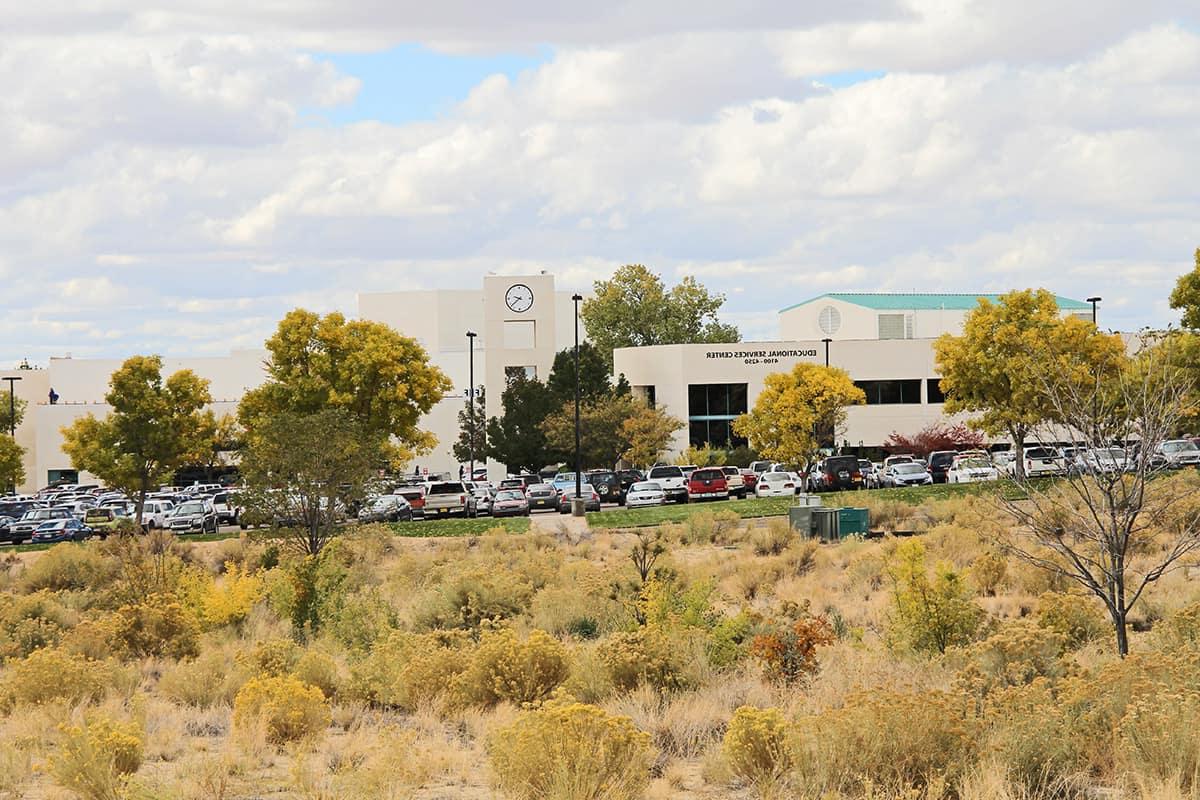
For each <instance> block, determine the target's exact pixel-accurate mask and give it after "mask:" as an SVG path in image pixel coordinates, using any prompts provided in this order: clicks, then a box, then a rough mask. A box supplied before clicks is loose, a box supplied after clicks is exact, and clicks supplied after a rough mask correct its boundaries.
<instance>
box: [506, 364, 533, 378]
mask: <svg viewBox="0 0 1200 800" xmlns="http://www.w3.org/2000/svg"><path fill="white" fill-rule="evenodd" d="M518 376H519V377H522V378H525V379H526V380H530V381H535V380H537V367H505V368H504V379H505V380H506V381H511V380H513V379H514V378H517V377H518Z"/></svg>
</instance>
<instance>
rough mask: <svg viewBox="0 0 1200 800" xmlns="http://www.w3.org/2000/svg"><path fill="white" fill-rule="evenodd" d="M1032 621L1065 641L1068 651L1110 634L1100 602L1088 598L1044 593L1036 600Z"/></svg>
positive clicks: (1108, 623) (1092, 597)
mask: <svg viewBox="0 0 1200 800" xmlns="http://www.w3.org/2000/svg"><path fill="white" fill-rule="evenodd" d="M1036 617H1037V621H1038V624H1039V625H1041V626H1042V627H1044V628H1049V629H1050V630H1052V631H1057V632H1059V633H1061V634H1062V635H1063V636H1064V637H1066V642H1067V646H1068V647H1069V648H1071V649H1075V648H1077V647H1079V646H1081V645H1084V644H1087V643H1088V642H1090V641H1092V640H1093V639H1098V638H1100V637H1101V636H1103V635H1105V634H1106V633H1109V634H1111V632H1112V625H1111V623H1110V622H1109V621H1108V618H1107V617H1106V616H1105V615H1104V613H1103V612H1102V611H1101V605H1100V601H1099V600H1098V599H1097V598H1096V597H1094V596H1090V595H1080V594H1064V593H1062V592H1046V593H1045V594H1043V595H1042V596H1041V597H1040V598H1038V606H1037V613H1036Z"/></svg>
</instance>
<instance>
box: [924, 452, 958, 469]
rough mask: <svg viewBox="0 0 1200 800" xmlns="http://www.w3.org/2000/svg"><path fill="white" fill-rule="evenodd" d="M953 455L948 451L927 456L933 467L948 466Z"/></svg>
mask: <svg viewBox="0 0 1200 800" xmlns="http://www.w3.org/2000/svg"><path fill="white" fill-rule="evenodd" d="M955 455H956V454H955V453H949V452H946V453H934V454H933V455H931V456H929V464H930V466H935V467H941V466H949V464H950V462H951V461H953V460H954V456H955Z"/></svg>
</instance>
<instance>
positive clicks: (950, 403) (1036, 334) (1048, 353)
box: [934, 289, 1125, 479]
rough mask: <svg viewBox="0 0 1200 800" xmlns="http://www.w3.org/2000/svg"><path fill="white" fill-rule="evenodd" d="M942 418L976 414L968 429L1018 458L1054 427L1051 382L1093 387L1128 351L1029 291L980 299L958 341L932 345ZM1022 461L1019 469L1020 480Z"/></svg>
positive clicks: (1050, 298)
mask: <svg viewBox="0 0 1200 800" xmlns="http://www.w3.org/2000/svg"><path fill="white" fill-rule="evenodd" d="M934 353H935V356H936V358H937V365H938V370H939V371H940V372H941V375H942V380H941V389H942V392H943V393H944V394H945V396H946V405H945V411H946V413H947V414H953V413H957V412H961V411H968V412H976V413H977V416H975V417H973V418H972V419H971V420H970V421H969V424H970V425H971V426H972V427H974V428H978V429H979V430H982V431H984V432H985V433H988V434H990V435H992V436H1000V435H1007V436H1008V437H1009V438H1011V439H1012V442H1013V445H1014V446H1015V447H1016V452H1018V453H1020V452H1021V449H1022V448H1023V447H1024V446H1025V442H1026V440H1027V438H1028V436H1029V434H1030V432H1031V431H1033V429H1034V428H1036V427H1037V426H1039V425H1043V424H1044V423H1046V422H1054V421H1056V411H1055V404H1054V402H1053V401H1052V399H1051V398H1050V396H1049V394H1048V392H1047V389H1046V386H1047V381H1046V378H1045V376H1046V375H1054V376H1055V379H1056V381H1059V382H1063V381H1066V382H1068V383H1078V384H1094V383H1095V382H1097V381H1102V380H1104V379H1105V378H1106V377H1108V376H1112V375H1115V374H1117V373H1118V372H1120V370H1121V368H1122V366H1123V365H1124V363H1125V362H1124V359H1125V345H1124V343H1123V342H1122V341H1121V339H1120V337H1118V336H1113V335H1109V334H1103V333H1100V332H1099V331H1098V330H1097V328H1096V326H1095V325H1094V324H1092V323H1091V322H1090V321H1088V320H1083V319H1080V318H1079V317H1077V316H1074V315H1068V316H1063V315H1062V312H1061V311H1060V310H1059V307H1058V301H1057V300H1056V299H1055V297H1054V295H1053V294H1051V293H1050V292H1048V291H1046V290H1045V289H1038V290H1036V291H1035V290H1032V289H1025V290H1023V291H1016V292H1009V293H1008V294H1005V295H1001V296H1000V298H999V302H996V303H993V302H991V301H990V300H988V299H986V298H980V300H979V306H978V307H977V308H976V309H975V310H973V311H972V312H971V313H969V314H968V315H967V318H966V321H965V322H964V324H963V332H962V335H961V336H954V335H952V334H944V335H943V336H942V337H941V338H939V339H938V340H937V341H936V342H935V343H934ZM1024 463H1025V462H1024V460H1023V459H1021V458H1017V459H1016V460H1015V461H1014V464H1015V466H1016V469H1017V473H1016V475H1017V478H1018V479H1023V478H1024V477H1025V476H1024Z"/></svg>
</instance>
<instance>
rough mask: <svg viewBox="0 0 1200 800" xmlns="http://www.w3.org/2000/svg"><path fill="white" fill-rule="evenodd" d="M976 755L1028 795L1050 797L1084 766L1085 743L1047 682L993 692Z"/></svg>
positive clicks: (1038, 679) (1014, 686)
mask: <svg viewBox="0 0 1200 800" xmlns="http://www.w3.org/2000/svg"><path fill="white" fill-rule="evenodd" d="M983 711H984V713H983V718H984V730H983V731H982V732H981V733H980V745H979V750H980V754H981V755H983V756H985V757H987V758H989V759H990V760H992V761H993V762H995V763H997V764H999V765H1001V767H1002V768H1003V769H1004V772H1005V777H1006V778H1007V779H1008V780H1009V781H1011V782H1013V783H1014V784H1016V785H1017V786H1020V787H1023V788H1024V789H1025V791H1026V792H1028V795H1027V796H1029V797H1043V796H1048V795H1052V794H1054V793H1055V791H1056V790H1059V789H1061V787H1062V786H1063V785H1064V782H1065V781H1066V780H1068V779H1069V778H1070V777H1071V776H1072V775H1075V774H1077V773H1078V772H1079V771H1080V770H1081V769H1083V768H1085V767H1086V765H1087V755H1086V753H1085V752H1084V751H1083V749H1082V748H1081V747H1080V744H1081V743H1082V742H1083V741H1084V740H1083V739H1082V738H1081V736H1080V732H1079V731H1077V730H1075V729H1074V721H1073V719H1072V718H1071V716H1070V715H1069V714H1067V713H1065V710H1064V708H1063V707H1062V706H1061V705H1060V704H1059V703H1058V701H1057V698H1056V697H1055V692H1054V687H1053V685H1052V684H1051V682H1050V681H1049V680H1047V679H1046V678H1035V679H1034V680H1033V681H1031V682H1030V683H1027V684H1022V685H1011V686H1007V687H1005V688H1000V689H997V690H996V691H994V692H993V693H992V694H990V695H989V696H988V697H987V700H986V703H985V705H984V707H983Z"/></svg>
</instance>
